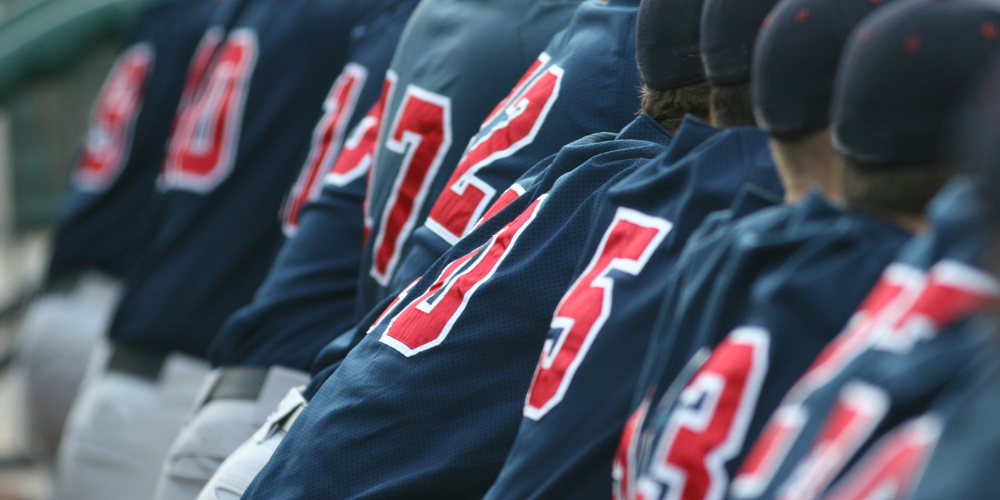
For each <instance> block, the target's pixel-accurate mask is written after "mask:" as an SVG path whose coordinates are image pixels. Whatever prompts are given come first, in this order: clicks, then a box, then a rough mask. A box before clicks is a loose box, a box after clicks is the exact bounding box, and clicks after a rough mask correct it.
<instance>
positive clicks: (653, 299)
mask: <svg viewBox="0 0 1000 500" xmlns="http://www.w3.org/2000/svg"><path fill="white" fill-rule="evenodd" d="M748 182H749V183H753V184H756V185H757V186H759V187H761V188H764V189H766V190H768V191H770V192H771V193H774V195H777V196H779V197H780V194H781V192H782V188H781V184H780V182H779V181H778V177H777V174H776V172H775V169H774V165H773V163H772V162H771V157H770V153H769V152H768V148H767V139H766V137H765V136H764V135H763V134H762V133H761V132H760V131H759V130H758V129H757V128H756V127H745V128H738V129H732V130H725V131H721V130H717V129H714V128H712V127H710V126H708V125H706V124H704V123H702V122H700V121H698V120H696V119H694V118H691V117H688V118H687V119H686V120H685V122H684V123H683V125H682V126H681V128H680V129H679V130H678V132H677V136H676V138H675V139H674V141H673V143H672V145H671V148H670V151H669V152H668V153H667V154H666V155H665V156H662V157H659V158H657V160H656V161H654V162H650V163H647V164H645V165H642V166H641V167H639V168H638V169H637V170H636V171H635V172H633V173H632V174H631V175H629V176H628V177H626V178H624V179H623V180H622V181H621V182H619V183H618V184H616V185H615V186H614V187H612V188H611V189H610V190H609V191H608V195H607V197H606V199H605V200H604V201H603V203H602V206H601V209H600V212H599V213H598V215H597V216H596V217H595V219H594V221H595V224H594V230H593V232H592V233H591V235H590V239H589V241H588V243H587V245H586V246H585V250H584V252H583V255H584V259H583V260H581V261H580V263H579V264H578V265H577V268H576V272H575V276H576V280H575V281H574V283H573V285H572V286H571V287H570V288H569V290H568V291H567V292H566V294H565V295H564V296H563V298H562V300H561V301H560V302H559V306H558V308H557V309H556V311H555V314H554V315H553V318H552V319H551V326H550V330H549V336H548V337H547V338H546V341H545V347H544V349H543V354H542V357H541V359H540V360H539V362H538V366H537V367H536V368H535V375H534V378H533V380H532V383H531V387H530V388H529V390H528V396H527V398H526V401H525V406H524V418H523V419H522V420H521V426H520V428H519V430H518V434H517V438H516V440H515V441H514V446H513V448H512V449H511V452H510V455H509V456H508V458H507V462H506V463H505V465H504V468H503V469H502V471H501V473H500V476H499V478H498V479H497V482H496V483H495V484H494V485H493V487H492V488H491V489H490V492H489V493H488V494H487V495H486V498H487V499H491V500H493V499H501V498H503V499H511V500H513V499H541V498H550V499H562V498H573V499H585V498H594V499H601V500H604V499H606V498H607V497H608V495H609V492H610V491H611V474H610V471H611V467H612V461H613V459H614V455H615V450H616V447H617V445H618V441H619V437H620V436H621V432H622V428H623V427H624V425H625V421H626V420H627V419H628V416H629V410H630V406H631V403H632V391H633V389H634V387H635V384H636V378H637V377H638V372H639V367H640V366H641V365H642V360H643V358H644V356H645V351H646V347H647V346H648V344H649V336H650V333H651V332H652V330H653V327H654V322H655V320H656V315H655V314H650V311H655V310H656V309H657V307H658V306H659V305H660V303H661V302H662V301H663V295H664V293H665V291H666V289H667V286H668V284H669V283H670V281H669V280H667V279H664V278H665V277H666V276H669V275H670V273H671V271H672V269H673V266H674V263H675V262H676V260H677V258H678V256H679V254H680V252H681V249H682V248H683V246H684V243H685V242H686V241H687V239H688V237H689V236H690V235H691V233H692V232H693V231H694V230H695V229H696V228H697V227H698V226H699V224H700V223H701V222H702V220H703V219H704V218H705V217H706V216H707V215H708V214H709V213H711V212H713V211H715V210H721V209H724V208H726V207H728V206H729V205H730V204H731V203H732V201H733V199H734V197H735V196H736V195H737V193H738V192H740V190H741V189H742V188H743V186H744V185H745V184H746V183H748Z"/></svg>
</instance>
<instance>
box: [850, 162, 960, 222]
mask: <svg viewBox="0 0 1000 500" xmlns="http://www.w3.org/2000/svg"><path fill="white" fill-rule="evenodd" d="M953 172H954V171H953V169H951V168H950V167H948V166H946V165H940V164H938V165H920V166H899V167H892V168H885V167H870V166H865V165H861V164H858V163H856V162H854V161H851V160H849V159H846V158H844V157H842V156H841V157H840V158H839V160H838V161H837V182H838V183H839V184H840V189H841V191H842V193H843V195H844V201H845V202H846V203H847V206H849V207H851V208H855V209H860V210H865V211H869V212H872V213H877V214H881V215H889V216H891V215H894V214H897V215H906V216H917V217H919V216H922V215H923V214H924V209H925V208H926V207H927V203H928V202H930V200H931V198H933V197H934V195H935V194H936V193H937V192H938V190H940V189H941V186H943V185H944V184H945V182H947V181H948V177H949V176H950V175H951V174H952V173H953Z"/></svg>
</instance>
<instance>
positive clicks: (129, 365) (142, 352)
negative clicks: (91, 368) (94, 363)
mask: <svg viewBox="0 0 1000 500" xmlns="http://www.w3.org/2000/svg"><path fill="white" fill-rule="evenodd" d="M166 359H167V352H166V351H158V350H154V349H145V348H142V347H136V346H130V345H125V344H114V345H113V346H112V347H111V357H110V358H109V359H108V366H107V371H109V372H119V373H125V374H128V375H133V376H135V377H139V378H144V379H148V380H151V381H153V382H155V381H156V380H157V379H158V378H160V371H161V370H162V369H163V362H164V361H165V360H166Z"/></svg>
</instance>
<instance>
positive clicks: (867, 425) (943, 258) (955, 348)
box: [730, 179, 1000, 498]
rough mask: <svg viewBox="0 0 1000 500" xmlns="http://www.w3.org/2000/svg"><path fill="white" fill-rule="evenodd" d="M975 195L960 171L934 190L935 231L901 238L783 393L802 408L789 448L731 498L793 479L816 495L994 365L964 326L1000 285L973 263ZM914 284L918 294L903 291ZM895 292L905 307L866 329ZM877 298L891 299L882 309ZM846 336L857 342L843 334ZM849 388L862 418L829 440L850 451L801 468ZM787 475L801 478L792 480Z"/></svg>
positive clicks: (979, 236) (978, 220)
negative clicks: (915, 318)
mask: <svg viewBox="0 0 1000 500" xmlns="http://www.w3.org/2000/svg"><path fill="white" fill-rule="evenodd" d="M973 193H974V191H973V189H972V187H971V185H970V183H969V182H968V181H967V180H962V179H960V180H958V181H956V182H954V183H951V184H950V185H949V186H947V187H946V188H945V189H944V190H942V192H941V193H940V194H939V195H938V196H937V197H936V198H935V201H934V202H933V203H932V206H931V208H930V211H929V213H930V217H931V230H930V231H928V232H926V233H923V234H921V235H920V236H918V237H917V238H914V239H913V240H912V241H911V242H910V243H909V244H907V245H906V247H905V248H904V249H903V250H902V251H901V252H900V253H899V256H898V258H897V259H896V260H895V261H894V262H893V263H892V266H890V267H888V268H886V270H885V273H883V275H882V277H881V279H880V280H879V283H878V285H876V286H875V287H874V288H873V289H872V293H871V294H870V295H869V298H868V299H866V301H865V304H863V305H862V307H861V308H860V309H859V311H858V313H857V314H856V315H855V318H852V321H851V323H850V324H848V327H847V329H845V331H844V333H842V334H841V335H840V336H839V337H837V339H835V340H834V341H833V342H830V344H829V345H828V346H826V348H825V349H824V351H823V352H822V353H821V354H820V355H819V357H817V359H816V362H815V363H814V364H813V366H812V367H810V369H809V371H808V372H807V373H806V374H805V375H803V376H802V377H801V378H800V379H799V380H798V381H797V382H796V383H795V386H794V387H792V388H791V390H790V391H789V392H788V394H787V395H786V396H785V399H784V401H782V402H781V408H780V409H779V408H777V406H775V407H774V408H773V409H775V414H776V415H777V414H778V412H780V411H782V409H787V408H792V407H794V408H799V409H801V411H802V412H801V415H802V419H801V421H800V422H799V423H798V424H797V425H796V428H797V432H796V433H795V434H794V436H793V438H792V439H791V440H790V442H789V443H787V448H786V449H787V452H785V453H783V454H782V455H781V457H780V460H779V461H778V462H777V463H775V464H774V466H773V468H771V469H770V471H771V472H770V473H769V474H768V475H767V480H766V481H763V482H762V484H761V486H760V487H759V488H757V491H741V490H738V489H734V490H733V491H731V492H730V498H776V497H778V496H781V495H783V494H784V490H783V489H784V488H796V486H795V485H794V483H795V482H798V481H807V482H809V483H811V484H812V485H813V486H812V489H813V490H814V491H816V494H817V495H819V496H822V495H820V494H821V493H822V492H823V491H824V490H827V489H828V487H829V486H830V484H831V482H833V481H834V480H835V478H836V477H843V476H844V471H845V470H847V468H849V467H850V466H851V464H855V463H858V457H859V456H861V455H862V454H864V453H865V452H866V451H867V450H869V449H870V448H871V447H872V445H873V444H874V443H875V442H877V441H878V440H879V439H880V438H883V437H886V436H887V435H888V434H889V431H890V430H891V429H894V428H896V427H897V426H899V425H901V424H903V423H904V422H908V421H909V420H910V419H912V418H915V417H918V416H920V415H921V414H922V413H923V412H925V411H928V410H929V409H932V408H934V405H935V401H938V402H939V403H938V404H944V405H947V404H948V403H947V399H948V397H949V396H961V395H962V392H963V389H961V388H963V387H968V385H967V383H968V381H970V380H974V379H975V378H977V377H978V374H981V373H983V372H982V371H981V368H982V366H983V365H982V364H981V362H984V363H987V365H988V364H990V363H995V359H992V356H982V357H981V356H980V355H981V354H982V353H983V352H988V353H992V352H993V351H992V350H990V349H988V348H987V346H988V344H986V343H984V341H985V339H984V338H983V336H982V335H980V332H981V331H982V329H981V328H976V327H974V326H971V327H970V325H971V324H972V323H971V322H972V319H970V316H971V315H972V314H974V313H975V312H976V311H978V310H980V309H981V308H982V307H984V306H985V305H987V304H988V303H990V302H992V301H994V300H995V299H996V296H997V292H998V290H1000V288H998V287H997V284H996V282H995V281H994V279H993V278H992V277H990V276H988V275H986V274H985V273H984V272H982V271H980V270H977V269H976V266H977V265H978V262H980V258H981V256H982V255H983V249H984V246H985V241H986V235H985V229H984V228H985V227H986V224H983V223H982V220H983V219H982V218H983V212H982V209H981V206H980V205H979V204H978V202H977V201H975V196H974V194H973ZM942 265H943V266H944V267H942ZM942 269H945V272H947V273H950V275H951V276H953V277H954V276H955V275H954V273H955V272H963V274H959V275H958V277H960V278H962V280H961V281H957V280H955V279H954V278H953V279H950V280H949V279H944V280H942V279H939V278H937V277H936V276H941V274H938V273H940V272H941V270H942ZM956 270H958V271H956ZM913 278H916V279H915V280H914V279H913ZM924 278H926V279H924ZM913 286H916V288H911V287H913ZM966 287H969V288H966ZM963 288H965V290H963V291H964V293H965V294H966V295H964V296H962V297H960V298H959V300H955V290H962V289H963ZM893 291H898V292H902V293H899V294H895V293H894V292H893ZM913 292H917V293H915V294H914V295H909V294H912V293H913ZM895 297H898V298H900V299H902V300H906V301H907V302H908V303H910V306H909V307H906V308H902V309H901V312H903V313H904V314H903V315H897V316H896V318H895V320H892V322H891V323H889V324H887V325H886V327H888V328H883V329H882V330H869V329H868V328H867V327H866V324H869V323H868V322H869V321H870V322H880V321H883V320H884V318H885V316H884V314H885V313H884V312H881V311H890V310H891V309H892V307H895V306H894V305H893V304H898V302H897V303H894V302H893V300H892V299H893V298H895ZM921 297H924V299H923V300H921V299H920V298H921ZM926 297H932V299H931V300H927V299H926ZM914 299H916V300H914ZM881 304H885V305H889V306H890V307H887V308H884V309H883V308H881V307H879V305H881ZM927 307H930V308H931V310H926V309H925V308H927ZM913 312H915V313H917V314H929V315H930V316H925V317H927V318H929V319H928V320H926V321H924V322H922V323H921V324H920V326H918V327H914V326H913V323H910V322H908V321H906V320H907V319H908V318H910V317H912V316H911V314H912V313H913ZM931 318H932V319H931ZM869 331H870V332H872V333H868V334H866V333H865V332H869ZM849 338H852V339H854V340H852V341H850V342H844V340H845V339H849ZM858 340H863V341H861V342H858ZM829 360H833V361H834V362H831V361H829ZM970 377H971V378H970ZM858 387H862V388H864V390H863V391H859V390H858V389H857V388H858ZM852 393H860V394H864V395H865V397H864V398H863V399H860V401H861V402H862V403H863V404H864V405H865V406H864V408H865V409H866V411H865V412H863V413H865V414H867V416H866V418H865V419H864V420H863V423H864V424H863V427H860V428H859V429H860V430H859V432H857V433H856V435H855V437H854V439H852V440H842V441H836V442H834V444H833V445H834V446H845V445H846V446H847V448H845V450H847V451H846V453H845V454H844V455H843V456H842V457H840V458H839V459H838V460H836V461H832V462H830V463H829V466H828V467H825V468H824V470H823V471H822V473H820V471H817V470H813V469H812V468H804V467H802V465H803V464H805V463H806V462H807V461H806V458H807V455H808V454H809V452H810V450H811V449H812V447H813V443H814V442H815V441H816V439H817V438H818V436H819V435H820V433H821V429H822V428H823V427H824V426H825V425H826V424H825V423H826V421H827V418H828V417H829V416H830V415H831V414H832V413H833V411H834V409H835V408H839V407H841V406H843V405H844V404H845V403H844V401H845V399H844V398H846V397H848V396H850V395H851V394H852ZM942 400H943V401H945V402H941V401H942ZM785 411H787V410H785ZM770 413H771V412H768V414H770ZM774 421H775V419H772V422H774ZM769 425H770V424H769ZM758 446H759V443H758ZM926 451H927V450H923V452H924V453H926ZM916 463H918V464H919V463H922V461H920V460H918V461H917V462H916ZM793 475H794V476H795V477H798V478H799V479H798V480H797V481H791V480H790V478H792V477H793ZM912 479H913V477H912V476H911V477H910V480H912ZM900 486H903V485H902V484H900Z"/></svg>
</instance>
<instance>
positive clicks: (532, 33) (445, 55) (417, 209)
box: [355, 0, 579, 319]
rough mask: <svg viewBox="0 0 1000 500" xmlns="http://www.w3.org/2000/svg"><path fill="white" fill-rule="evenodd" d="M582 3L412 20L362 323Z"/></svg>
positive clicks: (433, 12) (500, 6) (456, 1)
mask: <svg viewBox="0 0 1000 500" xmlns="http://www.w3.org/2000/svg"><path fill="white" fill-rule="evenodd" d="M578 3H579V0H480V1H477V2H469V1H468V0H423V1H421V2H420V4H419V5H418V6H417V8H416V9H415V10H414V11H413V15H412V16H411V18H410V22H409V24H408V25H407V28H406V31H404V32H403V37H402V39H401V40H400V43H399V47H398V48H397V49H396V54H395V55H394V56H393V59H392V64H391V65H390V67H389V71H388V72H387V73H386V94H387V96H388V97H387V99H386V105H385V106H386V113H385V115H384V117H383V127H382V130H381V131H380V133H379V142H378V146H377V147H376V150H375V154H374V165H373V167H372V176H371V180H372V182H371V183H370V184H369V186H368V194H367V199H366V200H365V207H366V210H365V227H366V235H367V243H366V246H365V253H364V255H363V258H362V262H361V278H360V281H359V283H358V302H357V304H356V307H355V313H356V318H355V319H361V318H362V317H363V316H364V315H365V314H367V313H368V312H369V310H370V309H371V308H372V307H373V306H375V305H376V304H377V303H378V302H379V301H380V300H382V299H383V298H385V297H386V296H388V295H390V291H389V288H388V287H389V284H390V280H391V279H392V276H393V275H394V274H395V271H396V269H397V268H398V267H399V266H398V265H399V263H400V259H401V256H402V255H405V254H406V253H407V249H408V248H409V246H410V245H411V239H410V235H411V233H412V232H413V230H414V229H416V228H418V227H420V226H421V225H422V224H423V221H424V219H426V218H427V214H428V213H429V212H430V209H431V207H432V205H433V204H434V201H435V200H436V199H437V198H438V195H439V194H440V193H441V191H442V190H443V189H444V187H445V184H446V183H447V182H448V179H449V178H450V177H451V174H452V172H453V171H454V170H455V167H456V166H457V165H458V162H459V159H460V158H461V157H462V152H463V151H464V149H465V146H466V145H467V144H468V143H469V140H470V139H471V138H472V137H473V135H475V134H476V132H477V131H478V130H479V127H480V125H481V124H482V123H483V119H484V118H486V117H487V116H488V115H489V114H490V111H491V110H493V109H494V107H495V106H496V104H497V103H498V102H500V101H501V100H502V99H503V97H504V96H505V95H507V93H508V92H509V91H510V89H511V88H512V87H513V86H514V85H515V84H516V83H517V81H518V78H520V76H521V75H522V74H523V73H524V71H525V70H526V69H528V68H529V67H530V66H531V64H532V61H534V60H535V58H536V57H538V54H539V53H540V52H541V51H542V49H544V48H545V46H546V44H547V43H548V42H549V41H550V40H551V39H552V37H553V35H555V34H556V33H558V32H559V31H560V30H561V29H563V28H564V27H565V26H566V24H567V23H568V22H569V19H570V17H571V16H572V15H573V12H574V11H575V10H576V7H577V4H578ZM506 187H507V186H504V187H503V188H502V189H505V188H506ZM420 271H423V270H422V269H421V270H420ZM418 275H419V274H418ZM404 285H405V284H404ZM395 291H398V290H395Z"/></svg>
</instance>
